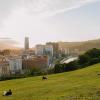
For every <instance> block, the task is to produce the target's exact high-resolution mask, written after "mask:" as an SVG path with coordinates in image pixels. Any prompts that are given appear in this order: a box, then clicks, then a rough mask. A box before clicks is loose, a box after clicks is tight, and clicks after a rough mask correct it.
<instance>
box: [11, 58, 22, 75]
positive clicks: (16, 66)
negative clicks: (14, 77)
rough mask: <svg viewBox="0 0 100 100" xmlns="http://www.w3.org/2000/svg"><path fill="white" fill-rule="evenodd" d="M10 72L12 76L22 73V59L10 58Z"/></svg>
mask: <svg viewBox="0 0 100 100" xmlns="http://www.w3.org/2000/svg"><path fill="white" fill-rule="evenodd" d="M9 70H10V73H11V74H21V72H22V59H21V58H16V57H13V58H10V59H9Z"/></svg>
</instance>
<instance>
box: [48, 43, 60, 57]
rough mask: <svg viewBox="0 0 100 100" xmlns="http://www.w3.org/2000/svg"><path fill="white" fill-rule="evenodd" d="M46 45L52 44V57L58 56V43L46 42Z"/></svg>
mask: <svg viewBox="0 0 100 100" xmlns="http://www.w3.org/2000/svg"><path fill="white" fill-rule="evenodd" d="M46 45H52V46H53V57H55V58H57V57H58V56H59V44H58V43H55V42H48V43H46Z"/></svg>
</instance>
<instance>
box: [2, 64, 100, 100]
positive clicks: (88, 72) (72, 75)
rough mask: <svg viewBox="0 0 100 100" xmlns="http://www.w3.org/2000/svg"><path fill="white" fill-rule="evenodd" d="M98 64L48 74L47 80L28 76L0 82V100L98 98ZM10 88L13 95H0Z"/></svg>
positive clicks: (99, 78)
mask: <svg viewBox="0 0 100 100" xmlns="http://www.w3.org/2000/svg"><path fill="white" fill-rule="evenodd" d="M98 73H100V64H96V65H93V66H89V67H87V68H84V69H80V70H76V71H72V72H67V73H61V74H54V75H48V80H41V76H39V77H30V78H23V79H15V80H8V81H1V82H0V100H100V75H98ZM8 89H12V91H13V95H12V96H9V97H4V96H2V92H3V91H4V90H8Z"/></svg>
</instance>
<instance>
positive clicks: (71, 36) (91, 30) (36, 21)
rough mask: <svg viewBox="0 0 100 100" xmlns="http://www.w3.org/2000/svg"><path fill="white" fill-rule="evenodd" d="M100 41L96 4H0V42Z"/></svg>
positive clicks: (17, 0) (88, 0)
mask: <svg viewBox="0 0 100 100" xmlns="http://www.w3.org/2000/svg"><path fill="white" fill-rule="evenodd" d="M25 36H28V37H29V38H30V45H31V47H33V46H34V45H35V44H40V43H45V42H47V41H84V40H90V39H96V38H100V0H0V39H1V40H7V41H8V40H9V41H15V43H16V42H18V44H17V45H18V46H23V45H24V37H25Z"/></svg>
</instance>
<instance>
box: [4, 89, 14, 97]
mask: <svg viewBox="0 0 100 100" xmlns="http://www.w3.org/2000/svg"><path fill="white" fill-rule="evenodd" d="M10 95H12V91H11V89H9V90H8V91H4V92H3V96H10Z"/></svg>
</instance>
